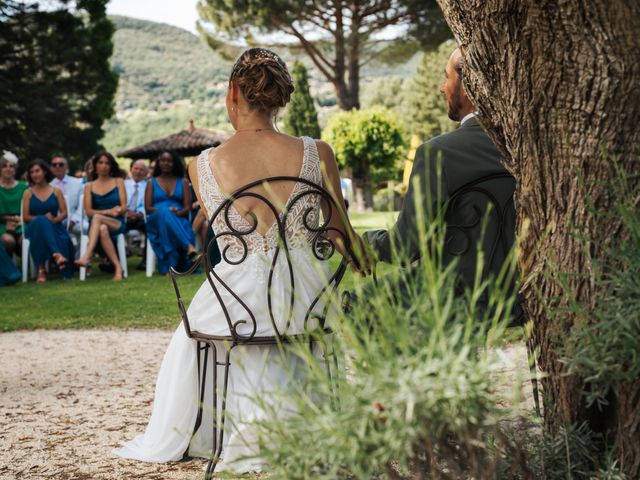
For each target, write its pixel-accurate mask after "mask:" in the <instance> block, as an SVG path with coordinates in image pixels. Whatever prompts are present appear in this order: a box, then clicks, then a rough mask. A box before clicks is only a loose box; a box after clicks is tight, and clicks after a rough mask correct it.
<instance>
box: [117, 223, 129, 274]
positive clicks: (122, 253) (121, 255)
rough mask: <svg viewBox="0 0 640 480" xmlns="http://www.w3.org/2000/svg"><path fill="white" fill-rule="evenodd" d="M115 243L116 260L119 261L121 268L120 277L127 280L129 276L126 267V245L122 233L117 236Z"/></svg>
mask: <svg viewBox="0 0 640 480" xmlns="http://www.w3.org/2000/svg"><path fill="white" fill-rule="evenodd" d="M116 241H117V243H118V260H120V265H121V266H122V276H123V277H124V278H127V277H128V276H129V268H128V266H127V245H126V242H125V240H124V233H121V234H120V235H118V239H117V240H116Z"/></svg>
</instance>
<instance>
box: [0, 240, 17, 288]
mask: <svg viewBox="0 0 640 480" xmlns="http://www.w3.org/2000/svg"><path fill="white" fill-rule="evenodd" d="M18 280H20V270H18V267H16V264H15V263H13V260H11V257H10V256H9V254H8V253H7V250H6V249H5V248H4V244H2V243H0V287H4V286H5V285H11V284H12V283H16V282H17V281H18Z"/></svg>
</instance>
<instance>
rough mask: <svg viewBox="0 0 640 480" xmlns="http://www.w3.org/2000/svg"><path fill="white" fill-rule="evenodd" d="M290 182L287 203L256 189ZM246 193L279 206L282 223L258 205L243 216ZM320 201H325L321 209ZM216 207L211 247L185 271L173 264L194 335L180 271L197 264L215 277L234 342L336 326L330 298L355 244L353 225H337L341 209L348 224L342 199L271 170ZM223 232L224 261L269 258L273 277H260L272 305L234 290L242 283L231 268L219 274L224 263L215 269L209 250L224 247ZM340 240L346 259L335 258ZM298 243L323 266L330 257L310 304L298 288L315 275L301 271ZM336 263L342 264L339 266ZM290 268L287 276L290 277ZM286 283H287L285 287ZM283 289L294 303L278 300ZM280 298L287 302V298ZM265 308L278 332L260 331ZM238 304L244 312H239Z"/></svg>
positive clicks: (275, 207)
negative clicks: (262, 215)
mask: <svg viewBox="0 0 640 480" xmlns="http://www.w3.org/2000/svg"><path fill="white" fill-rule="evenodd" d="M282 184H288V185H291V186H292V187H291V188H292V193H291V196H290V197H289V199H288V200H287V201H286V204H285V205H284V207H282V205H280V206H278V205H276V203H277V202H276V201H274V200H273V199H271V198H270V197H269V196H267V195H265V194H263V193H260V192H259V191H256V190H260V191H263V192H267V193H268V192H270V191H275V190H276V188H274V187H276V186H282ZM241 199H251V201H252V202H255V201H256V200H257V201H258V203H262V204H264V205H265V206H266V207H267V208H268V211H271V212H272V213H273V217H275V220H274V223H273V224H271V225H266V224H263V225H261V224H260V221H259V220H258V217H257V216H256V215H255V214H254V213H253V212H251V211H249V212H248V214H247V215H248V216H249V217H250V218H251V219H252V220H251V221H246V220H242V221H239V220H238V219H239V213H238V210H242V209H239V208H238V203H237V202H238V201H239V200H241ZM318 204H320V205H322V206H323V207H324V208H321V209H320V210H318V208H317V205H318ZM209 213H210V219H209V225H210V226H212V227H213V230H214V236H213V238H212V239H211V240H210V241H209V243H208V245H207V246H206V248H205V252H204V254H203V255H201V256H200V257H199V258H198V260H197V261H196V264H195V265H194V266H193V267H192V268H191V269H190V270H189V271H188V272H184V273H178V272H175V271H174V270H172V271H171V273H172V278H173V279H174V287H175V288H176V294H177V295H178V304H179V307H180V310H181V312H182V316H183V320H184V325H185V329H186V331H187V334H188V335H191V334H192V333H197V332H195V331H192V328H191V325H190V323H189V318H188V316H187V313H186V310H185V308H184V302H183V301H182V299H181V297H180V294H179V290H178V287H177V283H176V277H179V276H181V275H186V274H188V273H190V272H191V271H193V270H194V269H195V268H196V267H197V265H204V268H205V273H206V275H207V281H208V283H209V285H210V286H211V289H212V290H213V292H214V294H215V297H216V298H217V300H218V302H219V304H220V307H221V309H222V311H223V313H224V316H225V320H226V323H227V327H228V335H226V336H225V337H226V338H227V339H229V340H232V341H233V342H234V343H236V344H244V343H250V342H251V343H278V342H286V341H289V340H291V338H292V337H295V336H299V335H306V336H308V334H309V333H316V332H318V331H325V332H328V331H329V329H328V327H327V325H326V316H327V313H328V309H329V307H330V304H331V301H330V300H329V298H330V296H331V294H332V293H333V292H335V290H336V289H337V287H338V285H339V283H340V281H341V280H342V277H343V275H344V273H345V271H346V267H347V264H348V262H349V258H350V256H351V252H352V250H351V242H350V239H349V237H348V236H347V235H345V233H344V231H345V230H344V229H340V228H336V227H335V226H332V225H331V220H332V219H334V218H336V216H338V218H341V220H342V222H341V225H344V224H345V219H344V218H342V215H343V209H342V208H338V205H337V203H336V200H335V199H334V197H333V196H331V194H330V193H329V192H328V191H327V190H325V189H324V188H323V187H322V186H320V185H317V184H315V183H314V182H311V181H309V180H306V179H304V178H298V177H286V176H279V177H270V178H266V179H263V180H258V181H255V182H252V183H250V184H247V185H245V186H243V187H241V188H239V189H238V190H236V191H235V192H234V193H233V194H231V195H230V196H229V197H228V198H226V199H225V200H224V201H223V202H222V203H220V205H219V206H218V208H217V209H216V210H215V211H214V212H209ZM263 223H266V222H263ZM260 227H268V228H263V229H262V233H261V229H260ZM263 232H266V233H263ZM219 239H220V240H221V242H220V244H221V249H220V254H221V256H222V261H221V265H223V266H224V265H225V264H227V265H235V266H238V267H240V265H242V264H243V263H244V262H249V261H251V262H256V261H262V262H268V268H265V269H263V270H262V272H263V274H264V275H265V276H266V277H267V278H265V279H262V282H261V281H260V279H258V281H257V282H256V288H257V289H260V288H264V289H265V291H264V293H265V294H266V295H265V296H266V305H256V304H255V298H253V299H251V300H252V302H249V301H248V299H246V298H241V296H240V294H238V292H236V291H235V290H234V286H233V285H230V284H229V283H228V282H227V281H226V280H225V278H224V273H223V274H219V273H218V269H214V268H213V267H214V265H212V264H211V260H210V258H211V255H209V250H210V249H213V248H217V241H218V240H219ZM257 240H261V241H262V242H263V244H264V246H265V248H264V250H262V252H257V251H256V248H255V247H256V241H257ZM338 241H339V242H341V243H342V244H343V245H344V247H343V249H342V250H343V251H344V252H347V253H345V254H344V255H343V258H342V261H341V262H334V261H332V262H330V260H331V259H332V258H333V256H334V254H335V253H336V250H337V245H336V242H338ZM297 248H302V249H303V250H306V255H308V254H309V253H311V254H312V256H313V258H314V264H316V265H317V266H319V265H321V264H323V263H324V264H326V267H324V268H323V269H320V271H322V272H324V277H322V278H320V277H319V278H320V280H318V281H316V282H315V286H314V291H313V295H312V296H311V297H308V296H306V299H305V300H304V302H305V303H306V304H304V305H301V304H300V302H301V300H300V298H299V297H298V295H297V293H298V292H297V291H296V288H297V287H298V286H299V284H298V282H300V281H301V279H302V277H303V276H304V275H310V274H311V272H309V271H300V267H299V266H297V265H296V258H295V257H296V256H295V255H294V254H293V251H294V250H295V249H297ZM256 254H264V255H261V259H260V260H256V258H251V256H255V255H256ZM336 264H337V267H335V268H331V267H332V266H333V265H336ZM225 268H226V266H225ZM225 268H223V270H224V269H225ZM282 275H284V276H285V277H286V278H284V279H283V278H282ZM278 276H279V278H278ZM276 278H278V282H279V285H278V286H275V283H274V282H276ZM296 279H298V282H296ZM307 286H308V285H307ZM274 287H275V288H274ZM283 288H285V290H284V294H283V290H282V289H283ZM316 290H317V291H316ZM276 292H279V294H280V295H281V296H280V297H278V298H282V296H283V295H286V302H284V303H288V304H287V305H278V306H277V307H278V308H277V307H276V304H277V303H278V302H277V301H276V299H275V298H274V296H275V295H276ZM232 303H235V304H236V305H234V306H233V307H234V308H231V307H232V306H231V305H230V304H232ZM250 303H251V304H252V306H253V308H252V307H251V306H250ZM280 303H283V301H281V302H280ZM238 307H240V308H238ZM283 307H284V308H283ZM265 310H266V312H267V314H268V318H269V320H270V323H271V326H272V328H273V332H274V333H273V335H260V334H258V333H257V332H258V318H257V317H258V315H260V314H262V315H264V311H265ZM283 310H284V311H283ZM232 311H233V312H236V314H235V316H234V314H233V313H232ZM238 311H241V312H242V314H241V315H239V314H238V313H237V312H238ZM301 312H304V330H303V331H293V332H292V331H291V330H290V327H292V324H293V323H295V322H293V320H294V317H296V315H301V314H302V313H301ZM282 315H284V316H285V317H286V320H285V321H284V322H282V321H280V322H278V319H280V320H282ZM238 317H240V318H238ZM312 320H313V321H312ZM283 324H284V325H283Z"/></svg>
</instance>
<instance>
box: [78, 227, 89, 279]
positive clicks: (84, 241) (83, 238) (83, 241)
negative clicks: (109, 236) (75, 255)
mask: <svg viewBox="0 0 640 480" xmlns="http://www.w3.org/2000/svg"><path fill="white" fill-rule="evenodd" d="M88 246H89V236H88V235H80V258H82V256H83V255H84V252H86V251H87V247H88ZM86 278H87V267H80V281H84V280H85V279H86Z"/></svg>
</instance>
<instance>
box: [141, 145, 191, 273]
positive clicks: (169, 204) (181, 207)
mask: <svg viewBox="0 0 640 480" xmlns="http://www.w3.org/2000/svg"><path fill="white" fill-rule="evenodd" d="M144 200H145V202H144V205H145V210H146V212H147V237H148V238H149V241H150V242H151V247H152V248H153V253H155V255H156V257H157V259H158V271H159V272H160V273H161V274H162V275H166V274H168V273H169V268H171V267H174V268H184V269H185V270H186V269H187V268H188V265H187V264H186V263H187V260H188V259H189V258H193V257H194V256H195V255H196V249H195V237H194V235H193V229H192V228H191V223H190V222H189V213H190V212H191V189H190V188H189V183H188V182H187V179H186V178H185V168H184V163H183V161H182V158H181V157H179V156H178V154H176V153H175V152H172V151H169V150H167V151H164V152H162V153H160V155H159V156H158V158H157V160H156V163H155V166H154V168H153V176H152V177H151V179H150V180H148V181H147V188H146V189H145V199H144Z"/></svg>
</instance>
